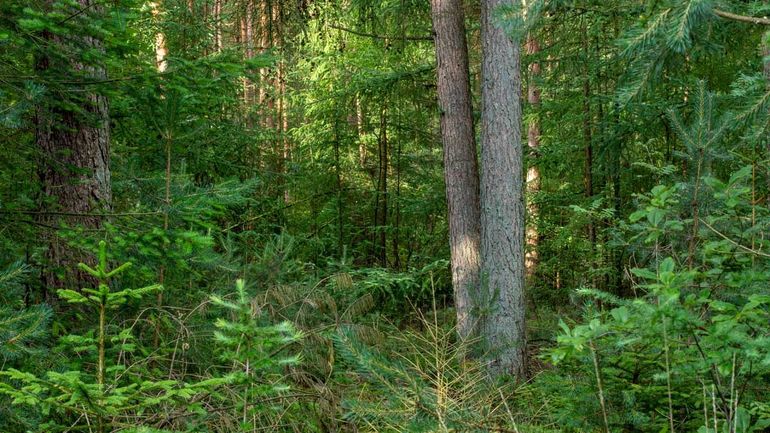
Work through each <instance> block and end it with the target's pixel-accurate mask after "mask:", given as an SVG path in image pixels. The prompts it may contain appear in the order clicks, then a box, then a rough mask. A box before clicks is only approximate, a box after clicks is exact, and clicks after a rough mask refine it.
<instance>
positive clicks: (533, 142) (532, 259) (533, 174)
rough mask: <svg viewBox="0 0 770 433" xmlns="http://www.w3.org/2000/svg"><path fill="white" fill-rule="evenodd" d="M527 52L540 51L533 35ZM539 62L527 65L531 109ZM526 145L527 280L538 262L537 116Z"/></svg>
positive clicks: (535, 98)
mask: <svg viewBox="0 0 770 433" xmlns="http://www.w3.org/2000/svg"><path fill="white" fill-rule="evenodd" d="M526 48H527V54H528V55H530V56H532V55H537V54H538V53H539V52H540V44H539V43H538V41H537V39H535V37H534V36H532V35H530V36H529V37H528V38H527V44H526ZM540 72H541V70H540V63H539V62H533V63H531V64H530V65H529V80H528V84H527V102H528V103H529V105H530V107H532V109H533V110H537V109H538V107H540V88H539V87H538V86H537V79H538V78H539V76H540ZM527 147H528V148H529V156H530V159H529V161H530V164H529V167H527V193H528V196H529V197H530V200H529V201H528V202H527V215H528V224H527V233H526V239H527V252H526V256H525V267H526V277H527V281H531V279H532V278H533V277H534V275H535V272H536V271H537V264H538V251H537V247H538V243H539V241H540V234H539V232H538V230H537V220H538V215H539V213H540V209H539V208H538V205H537V203H535V202H534V201H533V200H531V198H532V197H533V196H535V195H536V194H537V193H539V192H540V167H539V166H538V165H537V158H538V154H539V151H540V150H539V149H540V122H539V121H538V119H537V117H533V118H532V120H531V121H530V122H529V128H528V130H527Z"/></svg>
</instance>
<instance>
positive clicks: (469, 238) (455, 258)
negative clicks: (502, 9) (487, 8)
mask: <svg viewBox="0 0 770 433" xmlns="http://www.w3.org/2000/svg"><path fill="white" fill-rule="evenodd" d="M431 14H432V18H433V31H434V32H435V45H436V62H437V68H436V70H437V90H438V100H439V110H441V139H442V142H443V145H444V181H445V183H446V199H447V208H448V218H449V252H450V258H451V263H452V286H453V288H454V303H455V309H456V312H457V332H458V334H459V335H460V337H461V338H468V337H470V336H471V335H472V334H473V329H474V326H475V319H474V317H473V298H474V296H475V294H476V293H477V292H478V290H479V283H480V271H481V263H480V244H481V233H480V231H481V228H480V225H479V223H480V219H481V215H480V214H481V210H480V207H479V206H480V205H479V169H478V161H477V159H476V141H475V137H474V132H473V109H472V106H471V90H470V77H469V71H468V46H467V43H466V39H465V23H464V19H463V12H462V0H431Z"/></svg>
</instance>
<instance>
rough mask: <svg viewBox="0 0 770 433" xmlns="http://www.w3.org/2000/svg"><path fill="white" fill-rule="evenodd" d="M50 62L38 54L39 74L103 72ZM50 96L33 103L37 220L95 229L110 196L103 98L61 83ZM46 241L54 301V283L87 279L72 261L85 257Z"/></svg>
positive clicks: (89, 41) (86, 0)
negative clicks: (39, 186)
mask: <svg viewBox="0 0 770 433" xmlns="http://www.w3.org/2000/svg"><path fill="white" fill-rule="evenodd" d="M93 1H94V0H78V4H79V6H80V7H81V8H83V9H90V8H92V7H93V5H92V3H93ZM44 38H45V39H46V40H48V41H49V42H50V43H51V44H52V45H56V44H60V43H62V41H61V40H60V39H59V38H58V37H56V36H53V35H51V34H45V35H44ZM83 41H84V42H85V44H86V45H87V46H90V47H93V48H95V49H97V50H101V49H102V44H101V42H100V41H98V40H95V39H93V38H91V37H83ZM54 62H55V61H54V60H52V59H51V58H49V57H47V56H44V55H43V56H41V57H40V58H39V59H38V61H37V64H36V69H37V71H38V72H39V73H40V74H46V73H47V71H48V70H57V71H71V74H73V75H79V74H83V73H85V75H87V76H89V77H90V78H93V79H97V80H99V79H102V80H103V79H105V78H106V76H105V71H104V69H103V68H101V67H99V66H95V65H84V64H82V63H65V64H54ZM53 96H54V95H52V97H51V98H49V102H48V103H46V104H44V105H41V106H39V107H38V108H37V111H36V115H35V142H36V144H37V147H38V149H39V150H40V155H41V161H40V164H39V173H38V174H39V176H40V181H41V184H42V188H43V194H44V202H43V203H42V209H41V213H40V216H39V222H40V223H41V224H44V225H47V226H57V225H58V224H59V221H60V220H63V221H64V222H65V224H66V225H68V226H76V225H79V226H83V227H85V228H87V229H98V228H100V227H101V225H102V218H103V215H99V214H101V213H104V212H106V211H109V210H110V206H111V202H112V190H111V182H110V134H109V109H108V104H107V98H106V97H105V96H103V95H100V94H97V93H94V92H93V91H92V90H91V89H88V88H75V89H66V90H65V91H64V93H62V94H59V95H55V97H53ZM54 99H56V101H54ZM62 100H65V101H66V102H67V103H72V104H76V105H78V108H79V110H78V111H75V110H72V109H69V108H67V105H68V104H63V103H61V102H62ZM62 217H64V218H62ZM65 218H66V219H65ZM46 241H47V242H48V250H47V252H46V259H47V261H48V264H47V266H46V267H45V268H44V269H43V272H42V275H41V277H42V281H43V284H44V287H45V293H44V296H45V298H46V299H47V300H48V301H49V302H55V299H56V289H58V288H62V287H65V286H66V287H82V286H83V285H84V284H88V283H90V279H89V278H88V277H86V276H85V275H84V274H83V273H82V272H80V271H78V270H77V263H78V262H81V261H85V256H84V255H83V254H82V253H80V252H78V251H77V250H76V249H73V248H71V247H70V246H68V245H67V243H66V242H65V241H64V240H62V239H60V238H59V237H57V236H56V235H55V234H54V233H51V234H49V235H48V239H46Z"/></svg>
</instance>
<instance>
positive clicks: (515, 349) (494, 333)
mask: <svg viewBox="0 0 770 433" xmlns="http://www.w3.org/2000/svg"><path fill="white" fill-rule="evenodd" d="M515 3H516V2H515V1H506V0H482V2H481V49H482V61H481V105H482V107H481V263H482V275H483V279H484V283H485V285H486V299H485V303H486V304H487V305H484V306H483V307H482V308H484V310H485V311H486V317H484V329H483V338H484V341H485V343H486V344H487V345H488V350H489V355H488V356H489V371H490V373H491V374H493V375H499V374H503V373H512V374H516V375H518V376H523V375H524V374H525V373H526V336H525V304H524V279H525V275H524V274H525V268H524V225H525V224H524V178H523V161H522V154H523V149H522V143H521V76H520V71H519V65H520V51H519V44H518V42H517V41H513V40H512V39H511V38H510V37H509V35H507V34H506V33H505V31H504V30H503V29H502V28H501V26H500V25H499V24H498V23H497V22H496V20H497V18H496V17H497V9H498V7H500V6H503V7H505V6H515Z"/></svg>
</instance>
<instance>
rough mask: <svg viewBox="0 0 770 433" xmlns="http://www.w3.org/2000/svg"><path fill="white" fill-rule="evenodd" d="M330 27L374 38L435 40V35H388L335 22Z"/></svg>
mask: <svg viewBox="0 0 770 433" xmlns="http://www.w3.org/2000/svg"><path fill="white" fill-rule="evenodd" d="M329 27H331V28H333V29H337V30H342V31H343V32H348V33H352V34H354V35H358V36H365V37H367V38H374V39H391V40H399V39H402V40H407V41H432V40H433V36H410V35H399V36H388V35H377V34H374V33H364V32H359V31H358V30H353V29H349V28H346V27H341V26H336V25H334V24H330V25H329Z"/></svg>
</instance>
